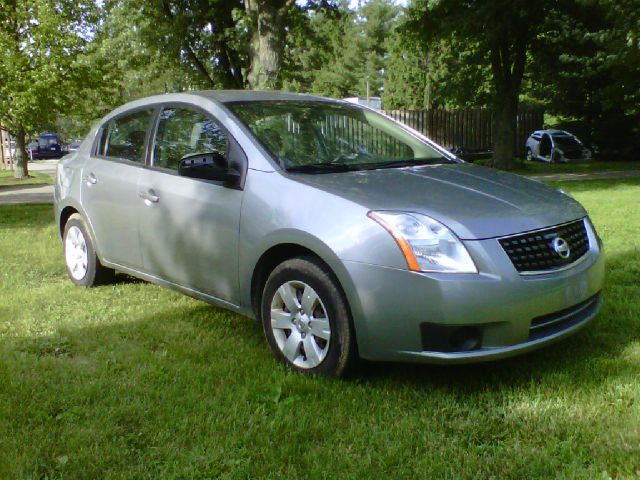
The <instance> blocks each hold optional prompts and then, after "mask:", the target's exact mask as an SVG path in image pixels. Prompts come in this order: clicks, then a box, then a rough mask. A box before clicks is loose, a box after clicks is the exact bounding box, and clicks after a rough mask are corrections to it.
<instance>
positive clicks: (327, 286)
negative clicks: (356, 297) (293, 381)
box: [261, 257, 357, 377]
mask: <svg viewBox="0 0 640 480" xmlns="http://www.w3.org/2000/svg"><path fill="white" fill-rule="evenodd" d="M261 312H262V324H263V328H264V332H265V335H266V337H267V341H268V342H269V346H270V347H271V349H272V351H273V353H274V356H275V357H276V358H277V359H278V360H279V361H281V362H283V363H285V364H286V365H289V366H290V367H292V368H293V369H294V370H297V371H300V372H306V373H317V374H324V375H329V376H336V377H339V376H342V375H345V374H346V373H348V371H350V370H351V369H352V367H353V366H354V364H355V362H356V361H357V349H356V344H355V336H354V334H353V329H352V327H351V320H350V315H349V309H348V306H347V302H346V300H345V298H344V295H343V294H342V292H341V291H340V289H339V288H338V285H337V281H336V280H335V278H334V276H333V274H332V273H331V271H330V270H329V269H328V268H327V267H326V266H324V265H323V264H322V263H321V262H319V261H317V260H316V259H314V258H312V257H302V258H294V259H291V260H287V261H285V262H283V263H281V264H280V265H278V266H277V267H276V268H275V269H274V270H273V272H272V273H271V275H270V276H269V278H268V279H267V282H266V284H265V288H264V291H263V295H262V302H261Z"/></svg>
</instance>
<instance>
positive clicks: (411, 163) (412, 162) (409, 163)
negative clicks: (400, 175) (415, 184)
mask: <svg viewBox="0 0 640 480" xmlns="http://www.w3.org/2000/svg"><path fill="white" fill-rule="evenodd" d="M443 163H452V162H451V161H450V160H449V159H448V158H446V157H438V158H411V159H407V160H394V161H391V162H376V163H369V164H367V165H366V168H368V169H371V170H376V169H378V168H400V167H415V166H418V165H441V164H443Z"/></svg>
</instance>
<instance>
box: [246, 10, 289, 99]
mask: <svg viewBox="0 0 640 480" xmlns="http://www.w3.org/2000/svg"><path fill="white" fill-rule="evenodd" d="M245 6H246V9H247V13H249V15H250V16H251V17H252V20H253V23H254V29H253V34H252V36H251V45H250V46H249V58H250V66H249V74H248V75H247V81H248V83H249V87H250V88H252V89H261V90H264V89H267V90H271V89H277V88H279V87H280V86H281V79H280V78H279V75H278V74H279V72H280V67H281V65H282V54H283V50H284V38H285V31H284V20H285V16H286V14H287V6H288V4H287V2H285V1H282V0H247V1H246V2H245Z"/></svg>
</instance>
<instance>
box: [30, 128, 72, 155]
mask: <svg viewBox="0 0 640 480" xmlns="http://www.w3.org/2000/svg"><path fill="white" fill-rule="evenodd" d="M28 148H29V155H30V156H31V159H32V160H40V159H44V158H60V157H62V156H63V155H64V154H65V152H64V151H63V148H62V142H61V141H60V137H59V136H58V134H57V133H42V134H40V137H39V138H38V141H37V142H32V143H30V144H29V147H28Z"/></svg>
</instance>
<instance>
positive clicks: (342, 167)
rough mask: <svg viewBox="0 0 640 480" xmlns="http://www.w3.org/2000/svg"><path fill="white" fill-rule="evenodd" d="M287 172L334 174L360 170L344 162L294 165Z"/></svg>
mask: <svg viewBox="0 0 640 480" xmlns="http://www.w3.org/2000/svg"><path fill="white" fill-rule="evenodd" d="M286 170H287V172H294V173H295V172H298V173H332V172H351V171H353V170H360V168H359V167H357V166H355V165H349V164H347V163H342V162H318V163H307V164H305V165H292V166H290V167H287V168H286Z"/></svg>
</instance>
